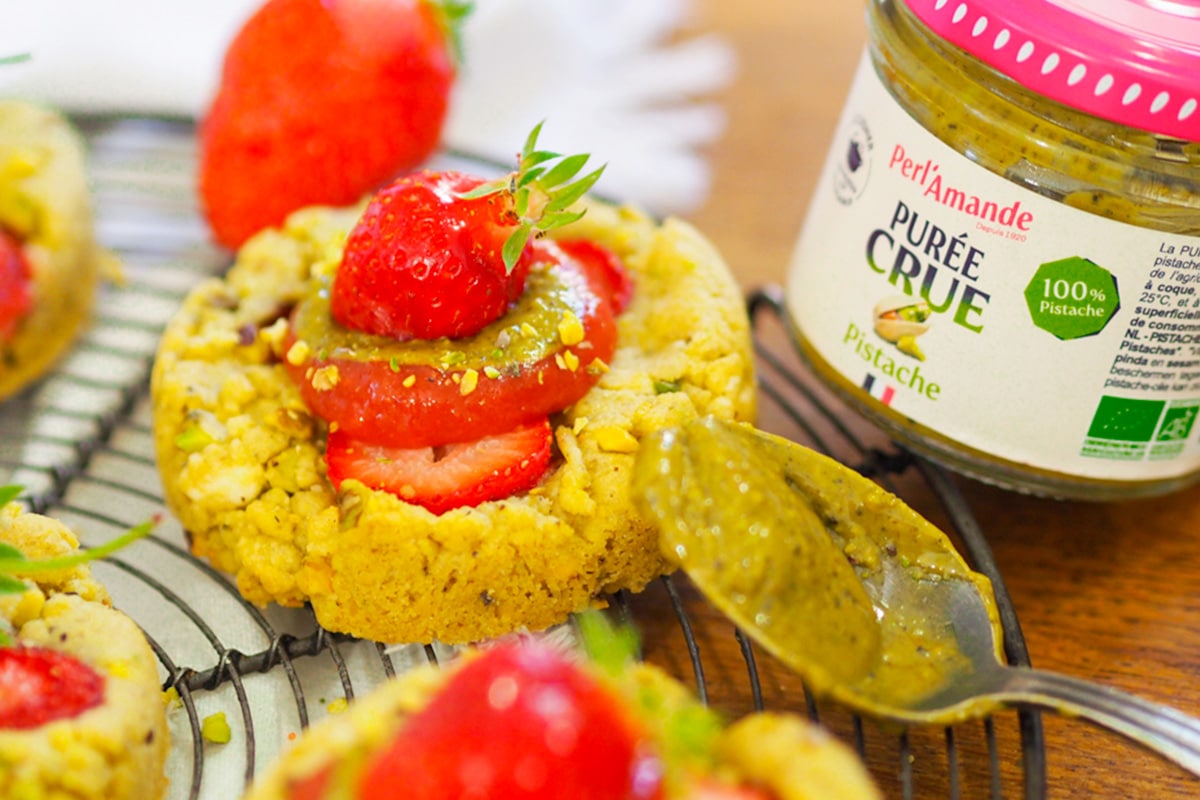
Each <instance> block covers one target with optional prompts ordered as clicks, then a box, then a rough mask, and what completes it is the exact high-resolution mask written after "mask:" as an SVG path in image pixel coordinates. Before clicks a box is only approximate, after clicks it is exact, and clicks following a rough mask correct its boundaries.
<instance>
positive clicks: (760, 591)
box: [634, 418, 1200, 774]
mask: <svg viewBox="0 0 1200 800" xmlns="http://www.w3.org/2000/svg"><path fill="white" fill-rule="evenodd" d="M634 490H635V495H636V496H637V498H638V502H639V503H640V505H641V507H642V509H643V510H644V511H645V512H646V513H647V514H648V515H649V516H650V517H651V518H652V519H654V520H655V521H656V522H657V524H658V526H659V528H660V532H661V542H662V548H663V551H664V553H665V554H666V555H667V557H668V558H669V559H671V560H673V561H674V562H676V563H677V564H678V565H679V566H680V567H681V568H682V569H683V570H684V571H685V572H686V573H687V575H688V576H689V578H690V579H691V580H692V582H693V583H694V584H695V585H696V586H697V587H698V588H699V589H700V591H701V592H702V593H703V594H704V595H705V596H706V597H707V598H708V599H709V601H710V602H712V603H713V604H714V605H715V606H716V607H717V608H719V609H720V610H721V611H722V612H724V613H725V615H726V616H728V617H729V618H730V619H731V620H732V621H733V622H734V623H735V624H736V625H737V626H738V627H739V628H740V629H741V630H742V631H743V632H744V633H746V634H747V635H748V636H750V637H751V638H752V639H754V640H755V641H756V642H757V643H758V644H759V645H760V646H762V647H763V648H765V649H766V650H767V651H769V652H770V653H772V654H773V655H774V656H776V657H777V658H778V659H780V661H782V662H783V663H785V664H786V665H788V666H789V667H791V668H792V669H794V670H796V671H797V672H798V673H799V674H800V675H801V676H802V677H803V678H804V680H805V683H806V685H807V686H808V688H809V689H810V690H811V691H812V692H813V693H814V694H816V695H818V696H823V697H828V698H831V699H833V700H835V701H837V702H840V703H842V704H844V705H846V706H847V707H849V708H851V709H853V710H855V711H857V712H859V713H862V714H864V715H866V716H870V717H875V718H881V719H888V720H895V721H899V722H901V723H904V724H938V725H952V724H955V723H958V722H961V721H963V720H966V719H971V718H977V717H983V716H986V715H988V714H991V713H994V712H995V711H997V710H998V709H1001V708H1004V707H1012V706H1029V707H1040V708H1048V709H1052V710H1055V711H1059V712H1061V713H1064V714H1067V715H1070V716H1074V717H1081V718H1085V719H1088V720H1091V721H1092V722H1094V723H1097V724H1099V725H1101V726H1103V727H1105V728H1108V729H1111V730H1113V731H1116V732H1118V733H1121V734H1123V735H1125V736H1127V737H1129V738H1130V739H1132V740H1134V741H1136V742H1139V743H1141V744H1143V745H1145V746H1146V747H1149V748H1151V749H1153V750H1155V751H1156V752H1158V753H1160V754H1162V755H1164V756H1166V757H1167V758H1169V759H1171V760H1173V761H1175V762H1177V763H1178V764H1180V765H1182V766H1184V767H1185V768H1187V769H1189V770H1191V771H1192V772H1194V773H1197V774H1200V720H1197V719H1194V718H1192V717H1189V716H1187V715H1185V714H1183V713H1181V712H1179V711H1177V710H1174V709H1171V708H1168V707H1165V706H1161V705H1157V704H1154V703H1150V702H1147V701H1145V700H1142V699H1139V698H1137V697H1134V696H1132V695H1130V694H1127V693H1124V692H1121V691H1119V690H1115V689H1112V688H1109V687H1105V686H1102V685H1100V684H1095V683H1090V682H1088V681H1085V680H1081V679H1078V678H1074V677H1070V676H1067V675H1061V674H1056V673H1051V672H1046V671H1043V670H1035V669H1030V668H1027V667H1016V666H1010V665H1007V664H1005V663H1004V654H1003V649H1002V646H1001V641H1002V638H1001V637H1002V630H1001V625H1000V619H999V615H998V612H997V609H996V603H995V599H994V596H993V593H992V587H991V583H990V582H989V581H988V579H987V578H986V577H985V576H984V575H982V574H980V573H978V572H975V571H974V570H972V569H971V567H970V566H969V565H968V564H967V562H966V561H965V560H964V559H963V557H962V556H961V555H960V554H959V553H958V551H957V550H956V549H955V548H954V546H953V544H952V543H951V542H950V540H949V539H948V538H947V537H946V535H945V534H944V533H943V532H942V531H941V530H939V529H938V528H937V527H936V526H934V525H933V524H932V523H930V522H929V521H927V520H926V519H924V518H923V517H921V516H920V515H919V514H917V513H916V512H915V511H914V510H912V509H911V508H910V507H908V506H907V505H906V504H905V503H904V502H902V501H901V500H900V499H899V498H898V497H896V496H895V495H893V494H891V493H889V492H887V491H886V490H884V489H883V488H882V487H880V486H879V485H878V484H876V483H875V482H873V481H871V480H869V479H867V478H865V477H863V476H862V475H860V474H859V473H858V472H856V471H854V470H853V469H850V468H849V467H846V466H844V465H843V464H841V463H840V462H837V461H835V460H833V459H831V458H828V457H826V456H823V455H821V454H819V453H816V452H814V451H812V450H810V449H808V448H805V447H803V446H801V445H799V444H796V443H795V442H791V441H789V440H787V439H783V438H781V437H778V436H774V435H771V434H768V433H765V432H763V431H760V430H758V429H756V428H754V427H752V426H749V425H745V424H739V423H731V422H723V421H719V420H716V419H714V418H704V419H699V420H696V421H694V422H692V423H689V424H687V425H684V426H681V427H677V428H670V429H667V430H664V431H661V432H659V433H658V434H656V435H655V436H653V437H651V438H649V439H647V440H645V441H644V442H643V444H642V448H641V450H640V452H639V454H638V460H637V465H636V471H635V478H634Z"/></svg>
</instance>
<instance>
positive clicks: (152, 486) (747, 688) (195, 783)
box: [0, 118, 1046, 800]
mask: <svg viewBox="0 0 1200 800" xmlns="http://www.w3.org/2000/svg"><path fill="white" fill-rule="evenodd" d="M78 123H79V125H80V126H81V128H82V129H83V130H84V132H85V134H86V136H87V137H88V140H89V142H90V145H91V150H92V152H91V163H92V175H93V189H94V194H95V202H96V208H97V227H98V235H99V237H100V239H101V241H102V242H103V243H104V244H105V245H106V246H107V247H109V248H110V249H112V250H113V251H115V252H116V253H117V254H118V255H119V256H120V258H121V261H122V262H123V264H124V279H123V280H122V281H119V282H116V283H113V284H111V285H109V286H107V287H105V289H104V290H103V293H102V297H101V301H100V304H99V308H98V312H97V315H96V319H95V322H94V324H93V326H92V327H91V329H90V330H89V332H88V333H87V334H86V335H85V336H84V337H83V338H82V340H81V341H80V342H79V343H78V344H77V346H76V347H75V349H74V350H73V352H72V354H71V355H70V356H69V357H68V358H67V359H66V360H64V361H63V362H62V363H61V364H60V365H59V366H58V368H57V369H56V370H55V371H54V372H53V373H52V374H51V375H50V376H48V377H47V378H46V379H44V380H43V381H41V382H40V383H39V384H38V385H36V386H34V387H32V388H30V389H29V390H27V391H26V392H24V393H23V394H21V395H20V396H18V397H16V398H12V399H11V400H9V401H8V402H6V403H5V404H4V406H3V407H2V408H0V483H18V484H21V485H22V486H24V487H25V490H24V493H23V495H22V500H23V501H24V502H25V503H26V504H27V505H28V506H29V507H30V508H32V509H34V510H36V511H39V512H44V513H50V514H52V515H54V516H56V517H58V518H60V519H62V520H64V521H65V522H67V523H68V524H69V525H71V526H72V527H73V528H75V529H76V530H77V531H78V532H79V534H80V538H81V540H82V542H83V544H84V545H85V546H87V545H90V544H95V543H98V542H101V541H105V540H107V539H109V538H111V537H112V536H113V535H115V534H117V533H118V532H120V531H122V530H124V529H126V528H128V527H130V526H131V525H135V524H137V523H139V522H141V521H143V520H145V519H147V518H149V517H151V516H154V515H156V514H159V513H160V512H162V510H163V501H162V496H161V492H160V488H159V480H158V475H157V472H156V469H155V464H154V457H153V444H152V437H151V430H150V416H149V407H148V403H147V393H148V380H149V372H150V367H151V363H152V360H153V356H154V349H155V347H156V345H157V339H158V335H159V332H160V331H161V328H162V326H163V325H164V324H165V322H166V321H167V319H168V317H169V316H170V314H171V313H173V311H174V310H175V308H177V307H178V304H179V302H180V301H181V300H182V298H183V296H184V294H185V293H186V292H187V290H188V289H189V288H190V287H191V286H193V285H194V284H195V283H197V282H198V281H200V280H202V279H203V278H205V277H206V276H209V275H213V274H216V273H217V272H219V271H220V270H221V269H222V268H223V267H224V266H225V265H226V263H227V260H228V259H227V256H226V255H225V254H223V253H221V252H219V251H217V250H215V249H213V248H211V247H210V246H209V245H208V244H207V235H206V232H205V230H204V228H203V226H202V223H201V222H200V217H199V215H198V214H197V210H196V208H195V205H194V200H193V197H194V192H193V190H192V185H193V184H192V172H193V165H194V136H193V134H194V132H193V128H192V125H191V124H190V123H189V122H186V121H172V120H161V119H156V120H141V119H139V120H130V119H118V118H88V119H81V120H78ZM750 311H751V315H752V319H753V321H754V330H755V341H756V347H757V357H758V366H759V371H760V385H761V389H762V397H763V404H764V417H765V418H768V419H770V420H771V421H772V426H773V427H774V428H775V429H776V432H779V433H783V434H784V435H788V436H791V437H793V438H796V439H798V440H801V441H804V442H805V443H807V444H810V445H812V446H814V447H817V448H818V449H822V450H824V451H826V452H829V453H831V454H834V455H836V456H837V457H839V458H842V459H843V460H845V461H846V463H849V464H851V465H853V466H856V467H857V468H858V469H860V470H861V471H863V472H864V473H866V474H869V475H872V476H873V477H875V478H876V479H877V480H879V481H880V482H881V483H883V484H884V485H886V486H888V487H889V488H892V489H893V490H894V491H897V492H898V493H900V494H901V495H902V496H905V497H906V498H907V497H908V496H909V494H908V493H909V492H910V491H914V490H913V487H916V489H915V495H916V496H919V497H921V498H924V499H925V500H926V501H927V502H928V501H929V499H930V498H931V499H932V502H933V503H934V506H933V508H932V510H933V511H935V512H937V513H940V514H941V515H942V516H943V517H944V520H945V523H946V525H947V526H948V529H950V530H952V531H953V532H954V534H955V535H956V536H957V537H958V540H959V542H960V544H961V546H962V547H963V549H964V551H965V552H966V554H967V556H968V558H969V559H970V560H971V561H972V563H973V564H974V565H975V566H976V568H977V569H979V570H980V571H982V572H984V573H985V574H987V575H988V577H989V578H991V579H992V581H993V584H994V585H995V587H996V590H997V596H998V598H997V599H998V601H999V606H1000V609H1001V614H1002V618H1003V622H1004V625H1005V630H1006V640H1005V645H1006V649H1007V653H1008V657H1009V660H1010V661H1011V662H1013V663H1018V664H1027V663H1028V655H1027V653H1026V651H1025V646H1024V642H1023V640H1022V638H1021V633H1020V626H1019V624H1018V622H1017V619H1016V616H1015V614H1014V612H1013V609H1012V604H1011V602H1009V600H1008V597H1007V594H1006V593H1005V591H1004V584H1003V581H1002V579H1001V576H1000V575H999V573H998V571H997V569H996V565H995V562H994V561H993V560H992V558H991V554H990V550H989V548H988V546H987V543H986V540H985V538H984V537H983V534H982V531H981V530H980V527H979V525H978V523H977V522H976V521H975V519H974V517H973V515H972V513H971V510H970V508H969V506H968V505H967V503H966V502H965V501H964V500H963V497H962V495H961V494H960V493H959V492H958V491H957V489H956V488H955V484H954V481H953V479H951V478H950V477H949V476H948V475H947V474H945V473H944V472H942V471H941V470H940V469H939V468H937V467H935V466H933V465H930V464H927V463H925V462H923V461H920V460H918V459H916V458H914V457H912V456H911V455H909V454H908V453H906V452H904V451H902V450H900V449H898V448H897V447H896V446H895V445H893V444H891V443H890V442H888V441H887V440H886V439H883V438H880V439H879V440H877V441H876V440H870V441H866V440H863V439H862V438H861V437H860V436H859V435H858V434H856V433H855V432H854V430H853V429H852V428H851V426H849V425H847V424H844V423H843V422H842V420H843V414H844V412H843V410H842V409H841V408H840V407H839V406H838V404H837V402H836V400H834V399H833V398H831V397H829V396H828V395H826V394H825V393H823V392H822V391H821V390H820V389H819V388H816V387H814V385H813V383H812V382H811V381H810V380H808V379H807V378H806V376H805V374H804V372H803V368H802V367H801V366H800V365H799V364H798V362H797V361H796V360H795V358H794V353H793V352H792V351H791V349H790V348H788V347H787V346H786V345H781V344H780V342H783V341H785V339H783V338H781V337H779V336H778V335H774V334H775V333H777V331H776V329H778V328H779V327H780V325H781V320H782V318H783V314H784V312H783V310H782V304H781V303H780V301H779V297H778V293H777V292H775V291H773V290H763V291H760V292H756V293H755V294H754V295H753V296H752V297H751V298H750ZM95 571H96V573H97V575H98V577H99V578H100V579H101V580H102V581H104V582H105V583H106V584H107V585H108V586H109V589H110V591H111V592H112V594H113V597H114V602H115V604H116V605H117V606H118V607H119V608H122V609H123V610H125V611H126V612H127V613H129V614H130V615H131V616H133V617H134V619H136V620H137V621H138V622H139V624H141V626H142V627H143V629H144V630H145V632H146V634H147V637H148V639H149V640H150V642H151V645H152V647H153V649H154V651H155V652H156V654H157V655H158V659H159V662H160V671H161V675H162V678H163V685H164V687H165V688H172V689H174V690H175V691H176V692H177V693H178V696H179V707H178V708H177V709H176V710H174V711H173V712H172V713H171V726H172V736H173V741H174V746H173V750H172V755H171V758H170V761H169V764H168V771H169V774H170V777H171V787H170V790H169V793H168V797H169V798H171V800H181V799H182V798H190V800H210V799H211V798H228V797H237V796H239V795H240V793H241V791H242V790H243V788H244V786H245V784H246V782H247V781H249V780H250V779H251V778H252V777H253V776H254V774H255V773H256V771H257V770H259V769H260V768H261V767H262V765H263V764H264V763H266V762H268V761H269V760H270V759H272V758H273V757H274V756H275V755H277V754H278V753H279V752H280V751H282V750H283V749H284V748H285V747H286V746H287V744H288V742H289V741H290V740H291V739H293V738H294V737H295V736H296V735H298V733H299V732H300V731H301V730H302V729H303V728H304V727H305V726H307V725H308V724H310V723H311V722H312V721H314V720H315V719H317V718H319V717H321V716H324V715H325V714H327V713H331V712H336V711H337V709H338V707H339V706H340V705H341V704H343V703H345V702H349V701H352V700H353V699H354V698H355V697H356V696H361V695H362V694H364V693H366V692H368V691H369V690H370V689H371V688H373V687H374V686H376V685H378V684H379V683H380V682H382V681H384V680H386V679H388V678H389V677H391V676H393V675H395V674H397V673H400V672H402V671H404V670H405V669H408V668H410V667H411V666H413V665H414V664H418V663H428V662H443V661H445V660H448V659H451V658H453V657H454V652H455V651H454V649H453V648H448V647H443V646H441V645H397V646H389V645H385V644H381V643H375V642H366V641H361V640H356V639H352V638H350V637H346V636H342V635H337V634H332V633H330V632H328V631H325V630H323V629H322V628H320V627H319V626H318V625H317V624H316V622H315V620H314V619H313V617H312V615H311V614H310V613H309V612H308V611H307V610H305V609H283V608H276V607H271V608H266V609H260V608H256V607H255V606H252V605H250V604H248V603H246V602H245V601H244V600H242V599H241V597H240V595H239V594H238V592H237V589H236V587H235V586H234V585H233V584H232V582H231V581H230V579H229V578H228V577H227V576H225V575H223V574H222V573H220V572H218V571H217V570H215V569H213V568H212V567H211V566H209V565H208V564H207V563H206V562H204V561H202V560H199V559H197V558H195V557H193V556H192V555H191V554H190V552H189V551H188V547H187V540H186V535H185V533H184V531H183V530H182V529H181V528H180V527H179V525H178V524H177V523H176V522H174V521H173V520H172V519H171V518H170V517H167V518H165V519H164V520H163V521H162V523H161V524H160V525H159V526H158V527H157V528H156V529H155V531H154V533H153V534H152V535H151V536H150V537H148V538H146V539H144V540H142V541H139V542H138V543H136V544H135V545H134V546H132V547H130V548H128V549H127V550H124V551H122V552H121V553H119V554H118V555H117V556H116V557H114V558H110V559H107V560H105V561H103V562H98V563H97V564H96V566H95ZM611 600H612V603H611V609H612V613H614V614H617V615H619V616H621V617H623V618H625V619H627V620H629V621H631V622H632V623H633V624H634V625H635V626H637V627H638V628H639V630H641V631H642V632H643V647H644V650H645V655H646V657H647V660H651V661H656V662H659V665H660V666H664V667H665V668H667V669H668V670H669V671H673V672H675V673H676V675H677V677H680V679H682V680H685V681H687V682H689V683H690V684H691V685H693V686H694V688H695V690H696V691H697V693H698V694H699V696H700V697H701V698H702V699H703V700H705V701H706V702H711V703H713V704H715V705H717V706H720V707H722V708H725V709H728V710H729V711H730V712H731V713H740V712H742V711H748V710H753V709H762V708H775V707H792V708H797V709H800V710H801V711H803V712H805V713H808V714H809V715H810V716H812V717H813V718H816V719H819V720H820V721H821V722H822V723H823V724H826V725H828V726H829V727H830V728H831V729H834V730H836V731H837V732H838V733H840V734H842V735H844V736H846V737H848V738H849V740H850V741H851V743H852V744H854V745H855V746H856V747H857V748H858V750H859V751H860V753H862V754H863V756H864V758H866V759H867V761H868V763H869V764H870V765H871V766H872V769H873V771H874V772H875V773H876V775H877V777H879V778H880V780H881V783H882V784H883V785H884V789H885V791H886V792H887V793H888V794H889V795H891V796H899V797H904V798H914V797H934V796H946V797H950V798H960V797H988V798H1001V797H1024V798H1027V800H1040V799H1041V798H1042V797H1044V796H1045V794H1046V785H1045V760H1044V749H1043V739H1042V728H1041V722H1040V717H1039V716H1038V714H1037V713H1036V712H1015V711H1014V712H1012V713H1011V715H1001V716H999V717H995V718H989V719H987V720H984V721H982V722H981V723H980V724H979V725H978V726H957V727H956V728H953V729H945V730H936V731H934V730H923V729H912V730H901V731H897V730H886V729H880V728H878V727H877V726H876V725H874V723H871V722H869V721H865V720H863V719H861V718H858V717H855V716H853V715H849V714H847V713H845V712H844V711H841V710H840V709H836V708H832V709H830V708H825V707H824V706H823V705H822V704H821V703H820V702H819V701H818V700H816V699H815V698H812V697H810V696H809V695H808V694H807V692H805V691H804V689H803V686H802V685H800V684H799V683H798V679H795V677H794V676H789V675H787V674H786V672H785V671H783V670H781V669H780V668H779V667H778V665H777V664H774V663H773V662H772V660H771V659H770V658H769V657H767V656H765V655H763V654H761V653H758V652H756V649H755V647H754V645H753V644H752V643H751V642H750V641H749V640H748V639H746V638H745V637H744V636H742V634H741V633H740V631H737V630H735V629H733V628H732V626H730V625H729V624H728V623H727V621H724V620H722V619H720V618H719V615H716V614H715V612H713V611H712V610H711V608H710V607H708V606H707V604H705V603H704V602H703V601H702V600H701V599H700V598H699V596H698V595H697V593H696V592H695V591H694V590H693V589H692V588H691V587H690V585H689V584H688V582H687V581H686V578H684V577H681V576H675V577H670V578H664V579H662V580H661V581H660V582H659V583H657V584H655V585H652V586H651V587H649V588H648V590H647V591H645V592H643V593H640V594H637V595H633V594H629V593H621V594H619V595H617V596H615V597H613V598H611ZM547 635H550V636H563V637H571V636H573V635H574V631H573V628H572V626H571V625H570V624H568V625H564V626H561V627H560V628H559V629H556V630H554V631H551V632H549V633H548V634H547ZM723 637H732V638H733V640H734V642H735V646H734V647H723V648H714V647H713V646H712V645H713V643H714V642H715V641H716V640H718V639H721V638H723ZM724 652H733V653H735V654H737V655H736V657H737V662H738V663H729V661H728V659H727V658H724V657H718V656H717V655H714V654H719V653H724ZM215 714H224V715H225V716H226V719H227V721H228V722H229V723H230V726H231V728H232V730H233V738H232V740H231V741H230V742H229V743H228V744H215V743H212V742H210V741H207V740H206V738H205V736H204V735H203V723H204V720H205V719H207V718H209V717H211V716H212V715H215ZM1008 717H1010V718H1008ZM929 760H932V761H935V762H937V764H938V765H939V768H938V769H937V770H936V772H937V773H938V775H939V777H938V778H937V779H936V781H935V783H936V785H935V786H933V787H930V786H926V785H924V784H921V785H918V783H917V779H916V778H915V775H916V771H915V769H914V763H917V762H922V761H929Z"/></svg>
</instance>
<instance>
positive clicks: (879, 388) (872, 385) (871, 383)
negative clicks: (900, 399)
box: [862, 372, 896, 406]
mask: <svg viewBox="0 0 1200 800" xmlns="http://www.w3.org/2000/svg"><path fill="white" fill-rule="evenodd" d="M862 388H863V390H864V391H865V392H866V393H867V394H869V395H871V397H874V398H875V399H876V400H878V401H879V402H881V403H883V404H884V405H885V406H890V405H891V404H892V398H893V397H895V396H896V390H895V389H893V388H892V387H891V386H889V385H888V384H886V383H884V382H883V381H879V380H875V376H874V375H872V374H871V373H869V372H868V373H867V377H866V378H865V379H864V380H863V382H862Z"/></svg>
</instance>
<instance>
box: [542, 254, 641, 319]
mask: <svg viewBox="0 0 1200 800" xmlns="http://www.w3.org/2000/svg"><path fill="white" fill-rule="evenodd" d="M558 246H559V248H561V249H562V250H563V251H565V252H566V253H567V255H569V256H570V257H571V258H573V259H574V260H575V261H577V262H578V263H579V264H581V265H582V266H583V268H584V270H585V271H586V272H587V275H588V283H589V284H591V286H592V288H594V289H595V290H596V291H597V292H599V293H600V294H601V295H603V296H604V297H607V298H608V301H609V304H610V305H611V306H612V311H613V313H614V314H620V313H621V312H622V311H624V310H625V309H626V308H628V307H629V303H630V302H631V301H632V300H633V278H632V277H630V275H629V270H627V269H626V268H625V264H624V263H622V262H621V258H620V256H618V255H617V254H616V253H614V252H613V251H612V250H609V249H608V248H607V247H604V246H603V245H601V244H599V243H597V242H593V241H592V240H591V239H561V240H559V242H558Z"/></svg>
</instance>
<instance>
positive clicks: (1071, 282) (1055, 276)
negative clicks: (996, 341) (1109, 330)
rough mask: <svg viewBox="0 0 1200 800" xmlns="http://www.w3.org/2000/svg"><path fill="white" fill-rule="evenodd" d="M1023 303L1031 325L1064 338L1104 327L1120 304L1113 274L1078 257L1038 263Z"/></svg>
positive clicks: (1095, 331)
mask: <svg viewBox="0 0 1200 800" xmlns="http://www.w3.org/2000/svg"><path fill="white" fill-rule="evenodd" d="M1025 302H1026V304H1027V305H1028V306H1029V316H1030V317H1031V318H1032V319H1033V324H1034V325H1036V326H1038V327H1039V328H1041V329H1042V330H1044V331H1046V332H1047V333H1051V334H1053V335H1055V336H1057V337H1058V338H1059V339H1062V340H1064V341H1067V340H1070V339H1078V338H1080V337H1082V336H1092V335H1093V334H1097V333H1099V332H1100V331H1102V330H1104V326H1105V325H1107V324H1108V321H1109V320H1110V319H1112V318H1113V315H1114V314H1115V313H1116V312H1117V309H1118V308H1119V307H1120V305H1121V300H1120V296H1119V295H1118V293H1117V279H1116V278H1114V277H1113V274H1112V273H1111V272H1109V271H1108V270H1106V269H1105V268H1104V267H1101V266H1100V265H1099V264H1096V263H1095V262H1093V261H1090V260H1088V259H1086V258H1082V257H1080V256H1073V257H1071V258H1064V259H1061V260H1059V261H1048V262H1046V263H1045V264H1042V265H1041V266H1039V267H1038V268H1037V272H1035V273H1034V274H1033V278H1032V279H1031V280H1030V281H1029V285H1027V286H1026V287H1025Z"/></svg>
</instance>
